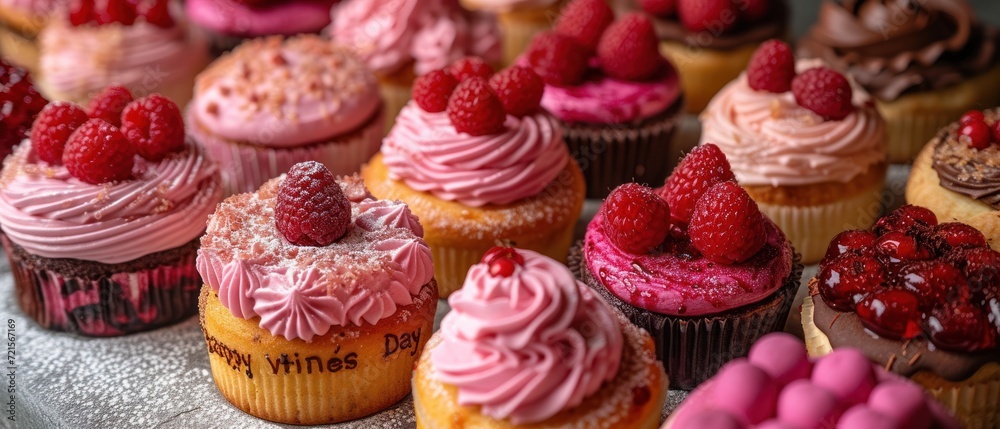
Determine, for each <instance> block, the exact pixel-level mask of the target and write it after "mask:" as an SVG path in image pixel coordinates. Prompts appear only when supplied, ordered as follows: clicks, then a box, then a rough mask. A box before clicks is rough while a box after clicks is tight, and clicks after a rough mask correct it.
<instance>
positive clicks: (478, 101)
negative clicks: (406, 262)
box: [361, 57, 585, 296]
mask: <svg viewBox="0 0 1000 429" xmlns="http://www.w3.org/2000/svg"><path fill="white" fill-rule="evenodd" d="M544 89H545V88H544V84H543V82H542V80H541V78H540V77H539V76H538V75H536V74H535V73H534V72H533V71H531V70H530V69H528V68H524V67H519V66H513V67H510V68H508V69H505V70H502V71H500V72H498V73H494V71H493V68H492V67H490V66H489V65H488V64H487V63H486V62H485V61H484V60H482V59H481V58H476V57H468V58H463V59H461V60H459V61H457V62H455V63H453V64H452V65H450V66H449V67H448V68H446V69H442V70H435V71H432V72H430V73H428V74H426V75H424V76H421V77H420V78H418V79H417V81H416V83H415V84H414V88H413V93H414V99H413V101H410V102H409V103H408V104H407V105H406V106H405V107H404V108H403V110H402V111H401V112H400V114H399V116H398V117H397V118H396V123H395V125H393V127H392V129H391V130H390V131H389V134H388V135H387V136H386V137H385V139H384V140H383V143H382V152H381V153H380V154H378V155H376V156H375V157H373V158H372V159H371V161H370V162H369V163H368V164H367V165H366V166H365V167H363V168H362V171H361V175H362V177H364V179H365V183H366V184H367V185H368V187H369V189H370V190H371V192H372V194H374V195H375V196H376V197H379V198H391V199H399V200H402V201H404V202H406V203H407V204H408V205H409V206H410V208H411V209H412V210H413V212H414V213H415V214H416V215H417V216H418V217H419V218H420V219H421V221H422V222H423V224H424V227H425V228H426V235H425V237H424V238H425V239H426V240H427V243H428V244H429V245H430V247H431V251H432V252H433V253H434V262H435V264H434V265H435V270H436V277H437V279H438V282H439V284H440V287H441V295H442V296H448V295H449V294H450V293H451V292H453V291H455V290H457V289H458V288H459V287H461V284H462V281H463V279H464V278H465V273H466V272H467V271H468V269H469V267H470V266H472V265H474V264H475V263H476V262H477V261H479V259H480V257H481V256H482V254H483V252H485V251H486V250H488V249H490V248H491V247H492V246H494V245H495V244H496V243H497V240H501V241H503V240H506V241H509V242H511V243H516V245H517V246H519V247H522V248H525V249H530V250H534V251H537V252H539V253H542V254H544V255H547V256H549V257H552V258H555V259H557V260H563V259H565V257H566V254H567V252H568V251H569V246H570V244H571V242H572V236H573V229H574V227H575V225H576V221H577V219H578V218H579V216H580V212H581V210H582V208H583V200H584V194H585V190H584V181H583V177H582V175H581V173H580V168H579V167H578V166H577V164H576V162H575V161H574V160H572V159H571V158H570V156H569V151H568V150H567V149H566V144H565V143H564V142H563V133H562V129H561V128H560V126H559V123H558V121H557V120H556V119H555V118H553V117H552V116H551V115H549V114H547V113H545V112H544V111H542V110H541V109H540V108H539V103H540V100H541V99H542V97H543V96H542V92H543V91H544Z"/></svg>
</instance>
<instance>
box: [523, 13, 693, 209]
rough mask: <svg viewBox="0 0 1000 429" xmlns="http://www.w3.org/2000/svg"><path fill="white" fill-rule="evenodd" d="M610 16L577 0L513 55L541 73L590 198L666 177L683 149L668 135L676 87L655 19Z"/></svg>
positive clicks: (548, 106) (676, 105) (545, 103)
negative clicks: (549, 27)
mask: <svg viewBox="0 0 1000 429" xmlns="http://www.w3.org/2000/svg"><path fill="white" fill-rule="evenodd" d="M612 20H613V13H612V11H611V9H610V8H609V7H608V6H607V5H606V4H605V3H604V2H603V1H601V0H576V1H574V2H572V3H570V4H569V5H567V6H566V8H565V10H564V11H563V14H562V15H561V16H560V17H559V20H558V21H557V22H556V27H555V30H554V31H551V32H543V33H540V34H539V35H538V36H536V37H535V38H534V40H533V41H532V43H531V46H529V47H528V50H527V51H526V52H525V53H524V55H523V56H522V57H521V58H520V59H519V60H518V61H519V64H521V65H523V66H526V67H530V68H532V69H533V70H534V71H535V72H536V73H538V74H539V75H540V76H541V77H542V79H544V80H545V94H544V96H543V97H542V107H543V108H545V110H547V111H548V112H549V113H551V114H552V115H553V116H555V117H556V118H558V119H559V120H560V122H561V123H562V127H563V130H564V133H565V138H566V144H567V145H568V146H569V150H570V153H571V154H572V156H573V157H574V158H575V159H576V160H577V162H578V163H579V164H580V168H581V169H583V172H584V177H585V178H586V180H587V198H596V199H600V198H604V197H606V196H607V195H608V192H610V191H611V189H614V188H615V187H617V186H618V185H621V184H622V183H627V182H632V181H635V182H639V183H649V184H656V185H658V184H660V183H663V179H664V178H665V177H666V176H667V174H668V172H669V170H670V167H671V166H672V165H673V163H674V162H675V160H676V159H677V156H678V155H679V154H680V150H679V149H676V148H675V147H674V146H673V142H672V139H673V135H674V130H675V127H676V123H677V117H678V116H677V115H678V113H679V111H680V109H681V105H682V95H681V87H680V85H679V82H678V78H677V74H676V73H675V72H674V69H673V67H672V66H671V64H670V62H668V61H667V60H666V59H665V58H663V57H662V56H660V53H659V51H657V48H656V44H657V41H656V34H655V33H654V31H653V25H652V23H651V22H650V21H649V18H648V17H646V16H644V15H640V14H630V15H626V16H624V17H622V18H620V19H619V20H617V21H614V22H612Z"/></svg>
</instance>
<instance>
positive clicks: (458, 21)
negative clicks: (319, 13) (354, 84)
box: [327, 0, 501, 75]
mask: <svg viewBox="0 0 1000 429" xmlns="http://www.w3.org/2000/svg"><path fill="white" fill-rule="evenodd" d="M327 32H328V33H329V34H330V36H331V38H333V40H334V41H337V42H339V43H344V44H347V45H349V46H351V47H353V48H354V49H355V51H356V52H357V53H358V55H360V56H361V57H362V58H363V59H364V60H365V62H367V63H368V66H369V67H371V68H372V69H373V70H375V72H376V73H379V74H383V75H389V74H393V73H396V72H398V71H400V70H402V68H403V67H404V66H407V65H409V64H410V63H411V62H415V64H414V72H415V73H416V74H417V75H422V74H424V73H427V72H429V71H432V70H435V69H439V68H444V67H445V66H447V65H448V64H451V63H452V62H454V61H455V60H457V59H459V58H461V57H463V56H466V55H474V56H480V57H483V58H484V59H486V61H488V62H497V61H498V60H499V58H500V55H501V49H500V48H501V38H500V33H499V29H498V27H497V25H496V22H495V20H494V19H493V18H492V17H490V16H488V15H484V14H478V13H470V12H468V11H466V10H464V9H462V8H461V6H459V5H458V2H457V1H456V0H386V1H371V0H347V1H345V2H343V3H341V4H340V5H338V6H336V7H334V9H333V23H332V24H331V26H330V27H329V28H328V30H327Z"/></svg>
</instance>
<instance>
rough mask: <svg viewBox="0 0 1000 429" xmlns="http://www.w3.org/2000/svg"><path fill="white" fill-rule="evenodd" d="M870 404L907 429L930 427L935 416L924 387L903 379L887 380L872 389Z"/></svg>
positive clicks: (926, 428) (927, 428) (925, 428)
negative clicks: (928, 406)
mask: <svg viewBox="0 0 1000 429" xmlns="http://www.w3.org/2000/svg"><path fill="white" fill-rule="evenodd" d="M868 406H869V407H871V408H872V409H873V410H876V411H878V412H880V413H882V414H885V415H887V416H890V417H892V418H894V419H896V420H898V421H899V422H900V423H901V427H904V428H907V429H930V427H931V422H932V421H933V416H932V415H931V411H930V409H929V408H927V396H926V395H925V394H924V391H923V389H921V388H919V387H917V386H916V385H914V384H912V383H906V382H903V381H887V382H884V383H882V384H879V385H878V386H877V387H875V390H872V394H871V396H870V397H869V398H868Z"/></svg>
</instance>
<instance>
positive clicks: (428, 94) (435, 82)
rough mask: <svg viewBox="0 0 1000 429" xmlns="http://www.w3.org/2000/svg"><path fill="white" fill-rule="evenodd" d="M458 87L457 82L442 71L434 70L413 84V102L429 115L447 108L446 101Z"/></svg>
mask: <svg viewBox="0 0 1000 429" xmlns="http://www.w3.org/2000/svg"><path fill="white" fill-rule="evenodd" d="M456 86H458V80H457V79H455V77H454V76H452V75H451V73H448V72H446V71H444V70H434V71H432V72H430V73H427V74H425V75H423V76H420V77H418V78H417V80H416V81H415V82H413V100H414V101H416V102H417V105H418V106H420V108H421V109H424V110H425V111H428V112H431V113H438V112H443V111H445V109H447V108H448V99H449V98H451V93H452V92H453V91H455V87H456Z"/></svg>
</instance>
